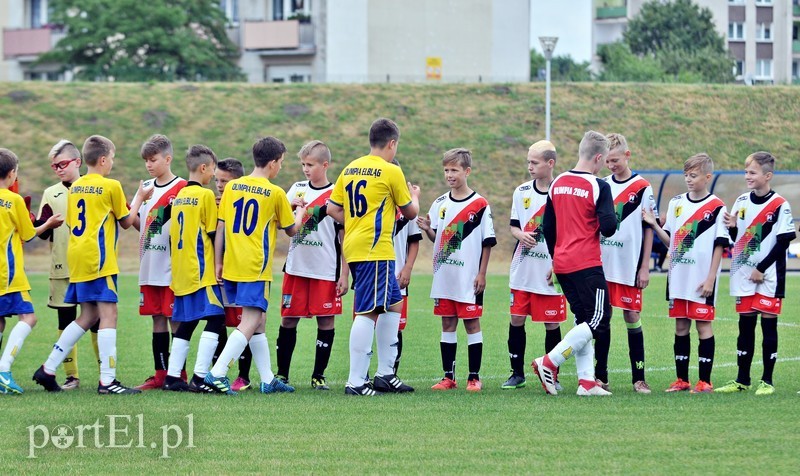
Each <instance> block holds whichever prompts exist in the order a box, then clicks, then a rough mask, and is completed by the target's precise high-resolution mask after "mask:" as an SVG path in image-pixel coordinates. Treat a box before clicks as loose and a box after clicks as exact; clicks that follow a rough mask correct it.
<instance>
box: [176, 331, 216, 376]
mask: <svg viewBox="0 0 800 476" xmlns="http://www.w3.org/2000/svg"><path fill="white" fill-rule="evenodd" d="M218 341H219V334H217V333H216V332H209V331H207V330H205V331H203V333H202V334H200V344H198V346H197V358H196V359H195V361H194V373H195V375H197V376H198V377H205V376H206V375H207V374H208V368H209V367H211V359H213V358H214V350H216V348H217V342H218ZM173 342H175V340H174V339H173ZM173 352H174V351H173ZM170 358H172V357H170Z"/></svg>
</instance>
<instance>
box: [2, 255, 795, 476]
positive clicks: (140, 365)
mask: <svg viewBox="0 0 800 476" xmlns="http://www.w3.org/2000/svg"><path fill="white" fill-rule="evenodd" d="M418 266H419V269H420V270H423V271H424V269H425V264H424V263H421V264H420V265H418ZM31 280H32V284H33V287H34V291H33V295H34V299H35V304H36V309H37V315H38V317H39V325H38V326H37V327H36V329H35V330H34V332H33V333H32V334H31V336H30V337H29V339H28V341H27V342H26V344H25V347H24V349H23V350H22V352H21V355H20V357H19V358H18V360H17V361H16V363H15V364H14V369H13V370H14V374H15V376H16V378H17V380H18V382H20V383H21V384H22V385H23V387H24V388H25V389H26V393H25V394H24V395H22V396H8V397H6V396H3V398H0V428H2V430H3V440H4V441H3V444H2V445H0V467H4V468H14V469H15V470H16V471H20V472H24V473H28V472H30V473H43V472H45V471H50V472H52V471H68V472H80V473H87V474H89V473H99V472H112V473H123V472H128V473H132V472H135V473H140V472H143V471H148V472H170V473H173V472H174V473H185V472H190V471H192V472H197V473H228V472H239V471H241V472H273V473H279V472H291V473H297V472H304V473H311V472H315V473H321V472H334V473H364V472H367V473H378V472H381V473H383V472H386V473H440V472H447V473H495V474H498V473H544V472H547V473H555V472H570V473H590V472H603V473H608V472H613V473H621V472H628V473H630V472H633V473H733V472H742V471H744V472H747V473H750V472H764V471H766V472H768V473H774V474H781V473H783V474H788V473H794V472H796V469H797V462H798V459H797V456H796V454H795V453H794V452H793V450H791V448H797V447H798V445H800V433H798V431H797V428H798V423H800V412H798V411H797V404H798V398H800V396H798V395H796V393H795V392H796V391H797V390H799V389H800V351H799V350H798V349H800V332H799V331H800V325H799V324H798V322H797V316H798V314H799V313H800V307H799V305H798V301H797V298H796V297H797V295H798V293H800V278H798V276H796V275H792V276H790V278H789V281H788V283H787V284H788V289H787V294H788V296H789V298H788V299H786V300H785V307H784V312H783V316H782V317H781V321H780V322H779V326H780V327H779V331H780V339H781V340H780V356H781V359H780V361H779V362H778V364H777V367H776V386H777V388H778V392H777V394H775V395H773V396H771V397H762V398H757V397H755V396H754V395H753V393H752V392H749V393H746V394H739V395H689V394H688V393H682V394H678V395H673V394H669V395H668V394H664V393H663V392H662V390H663V389H664V388H666V387H667V385H669V383H670V382H671V381H672V380H674V365H673V358H672V342H673V340H672V335H673V331H674V324H673V322H672V321H671V320H670V319H668V318H666V317H664V316H665V315H666V311H667V308H666V303H665V302H664V300H663V289H664V283H665V280H664V275H654V276H653V280H652V281H653V282H652V285H651V286H650V287H649V288H648V289H647V290H646V293H645V312H644V313H643V320H644V332H645V341H646V350H647V369H648V373H647V376H648V377H647V378H648V381H649V382H650V384H651V386H652V387H653V389H654V393H653V394H652V395H650V396H643V395H637V394H635V393H633V391H632V389H631V386H630V373H629V368H628V357H627V342H626V338H625V330H624V329H625V328H624V325H623V324H622V320H621V316H620V315H619V314H617V315H616V316H615V317H614V319H613V342H612V349H611V358H610V365H609V367H610V369H611V385H612V390H613V391H614V396H613V397H611V398H609V399H581V398H578V397H577V396H575V390H576V379H575V367H574V361H573V360H570V361H568V362H567V364H565V366H564V369H563V372H562V378H561V380H562V382H563V384H564V386H565V388H566V389H565V392H564V394H563V395H559V396H558V397H548V396H545V395H544V392H543V391H542V390H541V388H540V387H539V386H538V385H537V384H536V383H537V381H536V378H535V376H532V375H530V374H529V375H528V386H527V387H525V388H524V389H520V390H513V391H508V390H501V389H500V388H499V387H500V384H501V383H502V382H503V381H504V380H505V379H506V377H507V376H508V368H509V366H508V357H507V350H506V339H507V329H508V317H507V312H508V307H507V302H508V301H507V299H508V289H507V278H506V277H504V276H499V275H496V276H490V279H489V288H488V290H487V294H486V295H487V304H486V308H485V316H484V317H483V319H482V325H483V333H484V340H485V344H484V360H483V368H482V375H483V380H484V385H485V386H484V391H483V392H482V393H481V394H477V395H473V394H467V392H466V391H465V390H464V388H463V387H464V383H465V377H466V367H467V366H466V363H467V362H466V345H465V342H466V338H465V335H464V331H463V329H462V328H459V352H458V362H459V367H458V378H459V380H460V381H459V383H460V384H461V388H459V389H458V390H457V391H454V392H449V393H434V392H432V391H430V390H429V389H428V388H429V387H430V385H432V384H433V383H435V382H436V381H437V380H438V378H439V377H440V375H441V370H440V362H441V360H440V355H439V345H438V342H439V336H440V332H441V325H440V321H439V320H438V319H437V318H435V317H433V316H432V314H431V302H430V300H429V299H428V298H427V294H428V290H429V286H430V276H426V275H419V276H417V275H415V276H414V279H413V281H412V289H411V301H410V319H409V326H408V328H407V330H406V331H405V339H404V342H405V347H404V354H403V361H402V365H401V371H400V374H401V376H402V377H403V378H405V379H406V381H407V382H409V383H411V384H412V385H415V386H416V388H417V392H416V393H415V394H413V395H398V396H386V397H382V398H376V399H356V398H352V397H345V396H344V395H343V385H344V382H345V380H346V378H347V369H348V351H347V341H348V333H349V332H348V331H349V326H350V319H349V318H348V317H346V316H347V315H349V312H350V308H349V306H350V304H351V302H352V297H351V296H347V297H346V298H345V303H346V309H345V315H344V316H342V317H340V318H338V319H337V321H338V322H337V337H336V341H335V344H334V347H333V355H332V358H331V365H330V367H329V369H328V372H327V375H328V378H329V382H330V383H331V384H332V387H333V391H331V392H329V393H322V392H317V391H314V390H311V388H310V386H309V380H310V373H311V369H312V366H313V352H314V351H313V349H314V338H315V326H314V324H313V323H312V322H308V321H304V322H302V323H301V325H300V329H299V333H298V342H297V348H296V352H295V358H294V362H293V366H292V373H291V379H292V382H293V383H294V384H296V385H297V387H298V391H297V392H296V393H295V394H292V395H270V396H265V395H260V394H257V393H255V392H252V391H248V392H245V393H243V394H242V395H240V396H239V397H235V398H234V397H230V398H229V397H224V396H217V395H187V394H166V393H164V392H161V391H153V392H148V393H146V394H144V395H140V396H133V397H101V396H98V395H96V393H95V388H94V386H93V382H96V381H97V370H96V367H95V365H94V364H93V353H92V350H91V346H90V344H89V342H88V338H86V339H85V341H83V342H81V343H80V344H79V349H80V369H81V377H82V382H83V387H82V388H81V389H80V390H78V391H75V392H71V393H61V394H47V393H45V392H44V391H43V390H41V389H40V388H39V387H38V386H36V385H35V384H33V383H32V382H31V381H30V380H29V379H30V375H31V374H32V373H33V371H34V370H35V368H36V367H37V366H38V365H39V364H40V363H41V362H42V361H43V360H44V359H45V357H46V356H47V354H48V352H49V349H50V346H51V345H52V343H53V341H54V339H55V337H56V331H55V329H56V318H55V316H54V312H53V311H52V310H50V309H47V308H46V307H45V305H44V303H45V301H46V292H47V291H46V290H47V278H46V276H43V275H34V276H32V278H31ZM278 285H279V283H275V286H274V287H278ZM720 290H721V291H722V294H723V296H721V297H720V299H719V301H718V321H717V322H716V323H715V324H714V327H715V334H716V339H717V353H716V362H715V367H714V372H713V381H714V383H716V384H717V385H720V384H722V383H724V382H725V381H726V380H728V379H731V378H733V377H735V374H736V367H735V362H736V350H735V349H736V333H737V324H736V315H735V313H734V309H733V300H732V299H731V298H730V297H728V296H727V295H726V290H727V278H725V279H723V280H722V283H721V285H720ZM120 294H121V296H122V303H121V305H120V321H119V329H120V330H119V341H118V356H119V372H118V375H119V378H120V380H122V381H123V382H124V383H127V384H129V385H133V384H137V383H139V382H140V381H141V380H143V379H144V378H145V377H147V376H148V375H150V374H151V373H152V371H151V370H150V369H151V368H152V361H151V359H152V357H151V352H150V337H149V333H150V331H151V327H150V322H149V319H148V318H142V317H139V316H137V315H136V310H137V309H136V305H137V302H138V300H137V299H136V297H137V296H138V290H137V288H136V279H135V277H133V276H130V275H124V276H122V277H121V279H120ZM277 294H278V293H277V291H276V290H273V293H272V296H273V298H277ZM15 323H16V319H9V320H8V323H7V328H6V329H7V331H10V329H11V326H13V325H14V324H15ZM278 323H279V319H278V318H277V317H276V312H275V311H274V310H271V311H270V312H269V313H268V323H267V336H268V339H269V342H270V347H271V350H272V351H273V364H274V362H275V358H274V344H275V337H276V336H277V326H278ZM526 327H527V330H528V350H527V355H526V361H530V360H531V359H532V358H533V357H535V356H537V355H539V354H540V353H541V352H542V347H543V339H544V331H543V328H542V326H540V325H530V324H528V325H527V326H526ZM564 327H565V328H569V327H571V326H570V325H569V324H568V325H566V326H564ZM759 334H760V333H759ZM196 339H197V336H196V337H195V340H194V342H193V348H192V352H191V353H190V357H189V360H190V362H189V365H190V368H191V365H193V360H194V352H195V350H196ZM759 340H760V337H759ZM696 345H697V339H696V334H695V333H694V332H693V345H692V347H693V350H692V360H691V362H692V369H691V371H690V375H691V377H692V379H695V378H696V375H697V369H696V363H697V354H696ZM756 349H757V350H756V356H755V363H754V365H753V377H754V379H758V378H759V376H760V371H761V364H760V361H761V352H760V345H757V346H756ZM374 365H375V359H373V368H374ZM234 372H235V370H234V371H232V374H233V373H234ZM59 374H60V375H59V380H61V379H63V375H62V374H61V370H60V371H59ZM255 375H256V373H255V369H253V371H252V376H253V377H255ZM109 414H117V415H133V421H132V423H131V424H130V434H129V436H126V435H124V434H119V435H117V436H118V438H117V441H118V444H119V443H120V442H126V441H128V440H129V439H131V438H132V439H133V446H134V447H133V448H127V449H116V448H94V444H93V442H92V440H91V438H92V436H91V435H92V434H91V433H87V440H86V444H87V446H89V447H87V448H85V449H76V448H70V449H64V450H60V449H56V448H54V447H53V446H52V445H50V446H48V447H47V448H44V449H41V450H38V451H37V452H36V455H37V458H36V459H28V458H27V456H28V444H29V430H28V429H27V427H28V426H31V425H38V424H41V425H45V426H47V427H48V428H49V429H52V428H54V427H56V426H57V425H59V424H64V425H68V426H70V427H73V428H74V427H75V426H76V425H91V424H93V423H95V421H96V420H98V419H100V422H101V423H104V424H107V423H108V419H107V417H106V416H105V415H109ZM138 414H142V415H143V418H144V425H143V428H144V434H143V441H144V443H145V446H146V447H145V448H135V446H136V445H137V443H138V429H137V428H138V427H137V426H136V422H137V420H136V416H135V415H138ZM188 414H192V415H194V446H195V447H194V448H186V447H185V443H184V445H183V447H181V448H178V449H175V450H172V451H171V452H170V453H169V454H170V456H171V458H170V459H162V458H160V456H161V455H162V450H161V447H160V443H159V446H158V447H157V448H154V449H153V448H149V443H150V442H156V441H158V442H160V441H161V434H162V430H161V427H162V426H164V425H170V424H177V425H180V426H181V427H182V428H183V430H184V431H186V430H187V423H186V419H185V415H188ZM120 423H124V422H123V421H120ZM100 434H101V443H104V444H108V430H107V429H106V430H103V431H101V433H100Z"/></svg>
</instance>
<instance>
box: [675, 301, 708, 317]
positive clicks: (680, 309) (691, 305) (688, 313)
mask: <svg viewBox="0 0 800 476" xmlns="http://www.w3.org/2000/svg"><path fill="white" fill-rule="evenodd" d="M669 317H675V318H678V317H682V318H686V319H694V320H695V321H713V320H714V306H709V305H707V304H700V303H698V302H694V301H687V300H685V299H670V300H669Z"/></svg>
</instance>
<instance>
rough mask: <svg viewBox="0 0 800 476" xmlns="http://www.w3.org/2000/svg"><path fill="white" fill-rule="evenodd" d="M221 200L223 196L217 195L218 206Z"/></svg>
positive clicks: (215, 198) (215, 199)
mask: <svg viewBox="0 0 800 476" xmlns="http://www.w3.org/2000/svg"><path fill="white" fill-rule="evenodd" d="M220 200H222V196H220V195H217V196H216V197H214V201H215V202H217V206H219V201H220Z"/></svg>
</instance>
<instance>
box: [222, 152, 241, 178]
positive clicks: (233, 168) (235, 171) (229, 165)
mask: <svg viewBox="0 0 800 476" xmlns="http://www.w3.org/2000/svg"><path fill="white" fill-rule="evenodd" d="M217 169H219V170H222V171H223V172H228V173H229V174H231V175H233V178H235V179H237V178H239V177H241V176H242V175H244V166H243V165H242V161H241V160H239V159H234V158H233V157H228V158H227V159H222V160H220V161H219V162H217Z"/></svg>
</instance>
